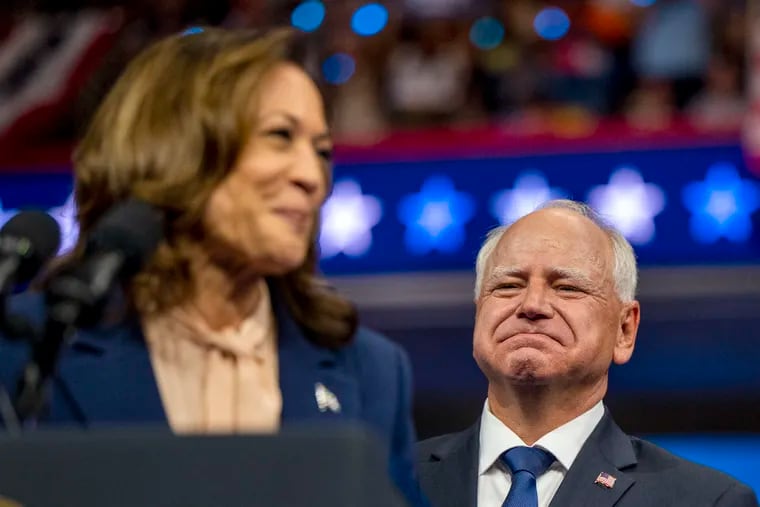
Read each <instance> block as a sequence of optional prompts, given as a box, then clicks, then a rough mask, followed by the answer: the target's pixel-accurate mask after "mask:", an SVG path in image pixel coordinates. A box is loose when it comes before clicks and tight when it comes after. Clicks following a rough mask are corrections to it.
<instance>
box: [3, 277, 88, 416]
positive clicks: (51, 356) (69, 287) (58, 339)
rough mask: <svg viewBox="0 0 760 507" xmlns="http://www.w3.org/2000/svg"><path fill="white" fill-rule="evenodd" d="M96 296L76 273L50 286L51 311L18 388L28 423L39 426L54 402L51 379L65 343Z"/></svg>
mask: <svg viewBox="0 0 760 507" xmlns="http://www.w3.org/2000/svg"><path fill="white" fill-rule="evenodd" d="M92 298H93V294H92V292H91V291H90V290H89V288H88V286H87V284H86V283H85V282H84V281H83V280H80V279H78V278H77V277H76V276H67V274H64V275H63V276H59V277H56V278H54V279H53V280H51V282H50V284H49V285H48V289H47V292H46V299H47V302H48V314H47V318H46V320H45V326H44V328H43V331H42V336H37V339H36V340H35V341H34V342H33V344H32V354H31V357H30V359H29V361H28V362H27V364H26V366H25V367H24V371H23V373H22V375H21V378H20V379H19V382H18V388H17V391H16V412H17V414H18V417H19V419H20V421H21V423H22V424H23V425H24V426H31V427H34V426H36V425H37V424H38V422H39V420H40V418H41V417H43V416H44V415H45V412H46V411H47V409H48V403H49V402H50V399H49V397H50V396H49V394H50V393H49V391H50V386H49V384H50V379H51V378H52V377H53V376H54V375H55V370H56V366H57V364H58V359H59V357H60V354H61V350H62V349H63V345H64V344H65V343H66V342H67V341H68V340H69V338H71V336H72V334H73V333H74V330H75V329H76V325H77V324H78V321H79V319H80V317H81V316H82V313H83V310H84V309H85V308H87V305H88V303H90V302H91V301H92Z"/></svg>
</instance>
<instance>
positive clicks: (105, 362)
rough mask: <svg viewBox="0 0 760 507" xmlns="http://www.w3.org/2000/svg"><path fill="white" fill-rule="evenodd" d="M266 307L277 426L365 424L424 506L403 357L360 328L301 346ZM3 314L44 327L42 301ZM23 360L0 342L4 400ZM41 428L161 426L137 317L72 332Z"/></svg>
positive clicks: (289, 323) (399, 479)
mask: <svg viewBox="0 0 760 507" xmlns="http://www.w3.org/2000/svg"><path fill="white" fill-rule="evenodd" d="M272 306H273V309H274V313H275V318H276V321H277V325H278V331H277V332H278V334H277V337H278V353H279V371H280V389H281V391H282V400H283V405H282V426H283V428H286V427H288V426H290V425H293V424H301V423H307V422H316V423H320V422H327V423H329V422H330V421H336V422H340V421H346V422H347V421H353V422H358V423H361V424H363V425H364V426H366V427H368V428H370V429H371V430H374V432H375V433H376V434H377V435H378V436H379V437H380V439H381V441H382V442H383V443H384V444H386V450H387V459H388V463H389V472H390V475H391V478H392V479H393V481H394V482H395V484H396V485H397V487H398V488H399V490H400V491H401V492H402V493H403V494H404V496H405V497H406V498H407V500H408V501H409V503H410V505H413V506H414V505H427V503H426V502H425V501H424V499H423V497H422V495H421V492H420V489H419V485H418V483H417V480H416V477H415V474H414V458H413V449H414V442H415V432H414V427H413V425H412V419H411V371H410V365H409V359H408V357H407V355H406V353H405V352H404V351H403V350H402V349H401V348H400V347H399V346H398V345H396V344H394V343H392V342H391V341H389V340H388V339H387V338H385V337H384V336H382V335H379V334H377V333H374V332H372V331H369V330H367V329H359V330H358V331H357V333H356V335H355V336H354V339H353V341H352V342H351V343H350V344H349V345H347V346H344V347H342V348H339V349H336V350H332V349H328V348H324V347H319V346H317V345H315V344H314V343H313V342H311V341H309V340H307V339H306V337H305V336H304V334H303V331H302V330H301V329H300V327H299V326H298V325H297V324H296V322H295V321H294V320H293V319H292V317H291V316H290V315H289V314H288V312H287V311H286V309H285V305H284V304H281V303H280V302H279V301H278V298H277V297H273V301H272ZM10 308H11V311H12V312H13V313H16V314H20V315H23V316H25V317H26V318H27V319H29V320H30V321H32V322H34V323H37V324H40V323H42V322H44V320H43V318H44V305H43V301H42V298H41V296H39V295H33V294H23V295H21V296H16V297H14V298H11V300H10ZM28 356H29V347H28V345H26V344H24V343H19V342H17V341H16V342H12V341H9V340H7V339H0V358H2V360H0V382H2V383H3V385H4V386H5V387H6V389H7V390H8V391H9V392H11V393H12V392H13V390H14V388H15V384H16V382H17V379H18V378H19V375H20V373H21V371H22V369H23V366H24V365H25V362H26V359H27V358H28ZM316 383H322V384H323V385H324V386H325V387H326V388H327V389H329V390H330V392H332V393H333V394H334V395H335V396H336V397H337V399H338V401H339V402H340V412H338V413H335V412H333V411H331V410H325V411H321V410H320V407H319V406H318V404H317V401H316V397H315V384H316ZM323 408H324V407H323ZM44 423H45V424H48V423H52V424H56V425H59V426H60V425H76V426H84V427H87V428H96V427H106V426H124V425H130V424H141V425H144V424H149V425H153V426H155V425H163V426H165V427H167V428H168V420H167V417H166V414H165V412H164V408H163V404H162V402H161V398H160V394H159V391H158V387H157V384H156V379H155V377H154V373H153V368H152V366H151V362H150V356H149V353H148V350H147V347H146V344H145V341H144V338H143V333H142V330H141V328H140V324H139V322H137V321H136V319H135V320H133V321H129V322H125V323H122V324H119V325H116V326H112V327H110V328H108V329H99V330H96V331H78V332H77V334H76V336H75V337H74V339H73V340H72V342H71V344H70V346H68V347H66V348H65V349H64V350H63V352H62V354H61V357H60V361H59V364H58V374H57V375H56V377H55V379H54V383H53V386H52V396H51V403H50V410H49V413H48V414H47V417H46V419H45V421H44Z"/></svg>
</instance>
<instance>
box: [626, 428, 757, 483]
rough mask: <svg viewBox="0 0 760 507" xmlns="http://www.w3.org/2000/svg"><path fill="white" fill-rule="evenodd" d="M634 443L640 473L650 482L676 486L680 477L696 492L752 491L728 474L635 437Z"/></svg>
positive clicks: (633, 438) (637, 469)
mask: <svg viewBox="0 0 760 507" xmlns="http://www.w3.org/2000/svg"><path fill="white" fill-rule="evenodd" d="M631 444H632V445H633V447H634V449H635V452H636V456H637V458H638V463H637V465H636V472H637V473H638V474H646V477H647V478H648V480H652V481H662V482H664V483H668V484H672V483H673V481H674V480H676V478H681V479H683V480H684V481H686V483H688V484H690V485H693V487H694V488H696V489H700V490H703V491H704V490H707V489H709V490H712V491H714V492H715V493H716V494H718V495H719V494H720V492H722V491H726V490H729V489H731V488H739V489H741V488H746V489H747V490H749V488H748V487H747V486H745V485H744V484H743V483H741V482H739V481H738V480H736V479H734V478H733V477H731V476H730V475H728V474H726V473H723V472H721V471H719V470H717V469H715V468H711V467H709V466H705V465H702V464H700V463H696V462H694V461H690V460H687V459H684V458H681V457H679V456H676V455H675V454H673V453H672V452H670V451H668V450H666V449H664V448H662V447H660V446H658V445H656V444H654V443H652V442H649V441H647V440H643V439H640V438H637V437H631Z"/></svg>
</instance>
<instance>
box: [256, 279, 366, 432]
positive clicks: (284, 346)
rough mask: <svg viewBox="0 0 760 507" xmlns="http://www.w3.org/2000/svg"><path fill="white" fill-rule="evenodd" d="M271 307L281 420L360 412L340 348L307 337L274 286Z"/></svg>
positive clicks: (352, 415)
mask: <svg viewBox="0 0 760 507" xmlns="http://www.w3.org/2000/svg"><path fill="white" fill-rule="evenodd" d="M270 290H271V291H272V308H273V310H274V314H275V318H276V320H277V340H278V345H277V346H278V354H279V370H280V391H281V392H282V400H283V401H282V423H283V426H287V425H288V424H290V423H293V422H302V421H309V420H312V421H313V420H326V419H336V418H337V419H341V418H344V419H357V418H358V417H359V416H360V414H361V399H360V390H359V384H358V381H357V375H356V372H354V371H353V365H352V364H351V363H350V361H348V358H347V357H346V353H345V350H344V349H338V350H331V349H328V348H325V347H320V346H318V345H315V344H314V343H312V342H311V341H309V340H308V339H307V338H306V336H305V335H304V333H303V331H302V330H301V328H300V327H299V326H298V324H296V322H295V321H294V320H293V318H292V317H291V316H290V314H289V313H288V311H287V309H286V308H285V305H284V303H283V299H282V298H280V297H278V295H277V292H276V289H275V288H274V287H272V286H271V285H270Z"/></svg>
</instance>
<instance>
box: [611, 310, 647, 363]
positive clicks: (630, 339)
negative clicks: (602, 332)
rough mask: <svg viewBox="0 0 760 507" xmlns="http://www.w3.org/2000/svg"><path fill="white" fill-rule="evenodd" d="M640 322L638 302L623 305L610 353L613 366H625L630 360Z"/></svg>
mask: <svg viewBox="0 0 760 507" xmlns="http://www.w3.org/2000/svg"><path fill="white" fill-rule="evenodd" d="M640 320H641V307H640V305H639V302H638V301H631V302H630V303H623V308H622V309H621V310H620V323H619V326H618V333H617V337H616V339H615V349H614V351H613V353H612V361H613V362H614V363H615V364H625V363H627V362H628V361H629V360H630V359H631V355H633V348H634V346H635V345H636V334H637V333H638V331H639V321H640Z"/></svg>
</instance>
